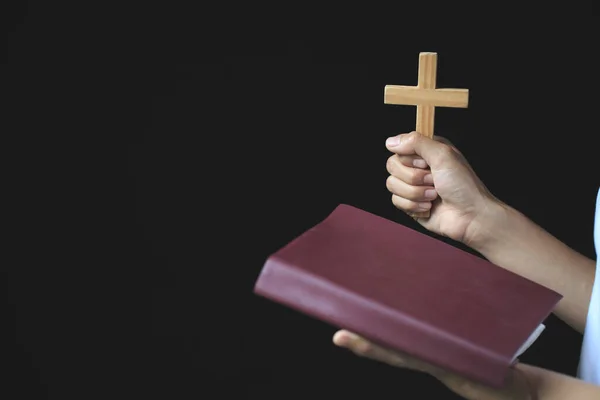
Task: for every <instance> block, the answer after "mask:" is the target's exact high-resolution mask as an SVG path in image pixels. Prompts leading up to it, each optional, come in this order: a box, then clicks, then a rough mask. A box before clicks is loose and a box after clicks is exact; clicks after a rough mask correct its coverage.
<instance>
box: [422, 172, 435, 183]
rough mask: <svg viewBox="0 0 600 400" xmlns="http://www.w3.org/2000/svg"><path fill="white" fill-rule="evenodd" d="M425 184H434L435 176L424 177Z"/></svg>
mask: <svg viewBox="0 0 600 400" xmlns="http://www.w3.org/2000/svg"><path fill="white" fill-rule="evenodd" d="M423 183H429V184H431V183H433V175H431V174H427V175H425V176H424V177H423Z"/></svg>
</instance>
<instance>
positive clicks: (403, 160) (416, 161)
mask: <svg viewBox="0 0 600 400" xmlns="http://www.w3.org/2000/svg"><path fill="white" fill-rule="evenodd" d="M392 157H396V159H397V160H398V161H399V162H400V164H402V165H404V166H407V167H410V168H422V169H424V168H428V167H429V165H427V162H425V160H423V159H422V158H421V157H419V156H417V155H411V156H400V155H398V154H395V155H393V156H392Z"/></svg>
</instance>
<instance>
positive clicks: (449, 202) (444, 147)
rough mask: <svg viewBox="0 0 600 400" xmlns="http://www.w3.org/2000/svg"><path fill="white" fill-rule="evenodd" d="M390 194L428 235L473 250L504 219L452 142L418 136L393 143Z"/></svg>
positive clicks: (389, 144) (390, 140) (389, 143)
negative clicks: (416, 215)
mask: <svg viewBox="0 0 600 400" xmlns="http://www.w3.org/2000/svg"><path fill="white" fill-rule="evenodd" d="M386 147H387V148H388V150H390V151H391V152H393V153H394V155H392V156H391V157H390V158H389V159H388V161H387V170H388V172H389V173H390V176H389V178H388V180H387V188H388V190H389V191H390V192H391V193H392V202H393V203H394V205H395V206H396V207H397V208H399V209H400V210H403V211H405V212H407V213H419V212H423V211H429V212H430V216H429V218H418V219H417V220H418V222H419V223H421V224H422V225H423V226H424V227H425V228H427V229H428V230H430V231H432V232H435V233H437V234H441V235H444V236H447V237H449V238H451V239H454V240H457V241H460V242H463V243H465V244H467V245H471V246H473V245H474V244H476V242H478V241H481V240H483V236H484V233H485V231H486V230H489V227H491V226H493V225H495V223H496V222H497V221H494V220H497V219H499V218H501V215H500V214H501V212H499V209H501V208H502V205H501V203H500V202H499V201H498V200H497V199H496V198H495V197H494V196H493V195H492V194H491V193H490V192H489V191H488V190H487V188H486V187H485V186H484V184H483V183H482V182H481V181H480V180H479V178H478V177H477V175H476V174H475V172H474V171H473V170H472V169H471V167H470V166H469V164H468V162H467V161H466V159H465V158H464V157H463V156H462V154H461V153H460V152H459V151H458V150H457V149H456V148H455V147H454V146H453V145H452V144H450V143H449V142H448V141H447V140H445V139H442V138H437V137H436V138H434V139H430V138H427V137H425V136H423V135H420V134H418V133H417V132H411V133H408V134H402V135H398V136H394V137H391V138H388V140H387V141H386Z"/></svg>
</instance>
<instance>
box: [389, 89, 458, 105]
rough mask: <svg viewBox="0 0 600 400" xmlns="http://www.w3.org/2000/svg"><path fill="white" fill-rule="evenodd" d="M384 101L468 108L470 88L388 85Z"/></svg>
mask: <svg viewBox="0 0 600 400" xmlns="http://www.w3.org/2000/svg"><path fill="white" fill-rule="evenodd" d="M383 102H384V103H385V104H402V105H412V106H419V105H430V106H437V107H454V108H467V107H468V105H469V89H422V88H420V87H417V86H396V85H386V87H385V94H384V100H383Z"/></svg>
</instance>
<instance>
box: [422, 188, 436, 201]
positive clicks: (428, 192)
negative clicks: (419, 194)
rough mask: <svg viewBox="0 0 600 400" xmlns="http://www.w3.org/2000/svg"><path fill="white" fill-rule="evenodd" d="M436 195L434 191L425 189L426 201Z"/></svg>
mask: <svg viewBox="0 0 600 400" xmlns="http://www.w3.org/2000/svg"><path fill="white" fill-rule="evenodd" d="M436 195H437V193H436V191H435V189H427V190H426V191H425V197H427V198H428V199H434V198H435V196H436Z"/></svg>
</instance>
